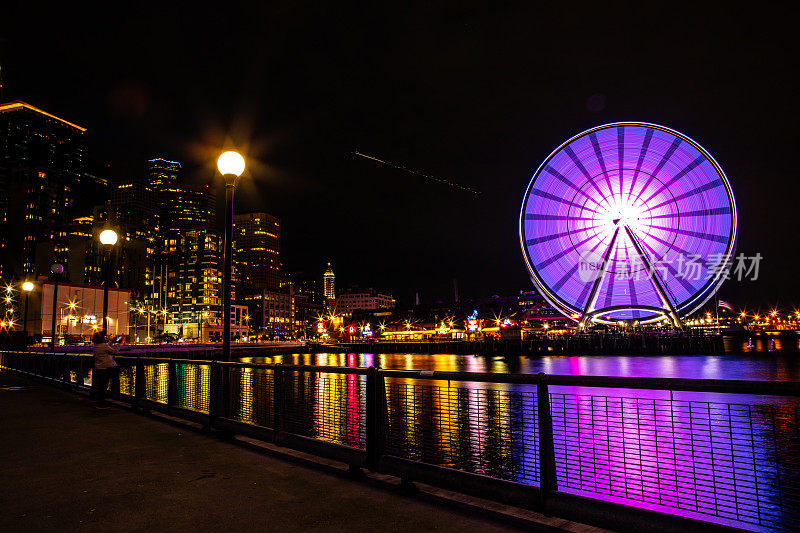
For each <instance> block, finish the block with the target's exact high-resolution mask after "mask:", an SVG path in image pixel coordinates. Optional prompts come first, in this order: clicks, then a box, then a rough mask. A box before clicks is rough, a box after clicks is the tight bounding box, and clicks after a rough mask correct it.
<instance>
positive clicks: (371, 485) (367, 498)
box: [0, 372, 600, 532]
mask: <svg viewBox="0 0 800 533" xmlns="http://www.w3.org/2000/svg"><path fill="white" fill-rule="evenodd" d="M0 427H1V428H2V429H0V480H2V484H1V485H0V531H18V530H26V531H30V530H59V531H62V530H83V529H90V528H91V529H97V530H101V531H107V530H114V531H144V530H150V531H160V530H189V529H194V530H212V529H213V530H223V529H224V530H229V531H244V530H250V531H251V530H256V531H258V530H286V531H298V530H304V531H305V530H325V531H328V530H333V531H344V530H348V531H370V530H382V531H404V532H407V531H420V530H437V531H453V532H455V531H459V532H463V531H465V530H466V531H508V530H522V529H525V530H529V531H530V530H534V531H562V530H566V531H581V532H593V531H600V530H598V529H596V528H591V527H587V526H582V525H578V524H573V523H570V522H566V521H563V520H559V519H550V518H545V517H543V516H541V515H537V514H535V513H529V512H527V511H520V510H515V509H510V508H505V507H503V506H501V505H498V504H489V503H486V502H480V501H477V500H471V499H468V498H466V497H463V496H454V495H451V494H449V493H444V492H442V491H436V490H434V489H428V488H427V487H422V488H423V491H422V492H420V493H418V494H416V495H413V496H407V495H404V494H403V493H402V492H401V491H399V490H398V489H397V480H394V479H393V478H387V477H382V476H375V475H369V476H367V477H366V478H361V479H358V480H353V479H351V478H350V477H348V475H347V473H346V471H345V470H344V469H343V468H342V467H341V465H337V464H336V463H323V462H320V461H319V460H316V461H315V462H312V461H311V460H310V459H309V458H310V456H305V455H303V454H299V453H296V452H289V451H287V450H285V449H283V448H277V447H273V446H267V445H263V446H262V445H257V444H256V443H254V442H252V441H247V440H246V439H244V440H232V441H226V440H224V439H221V438H218V437H214V436H209V435H206V434H203V433H201V432H200V431H198V430H197V429H194V428H192V427H188V426H185V425H182V424H178V423H176V422H173V421H169V420H167V419H163V418H159V417H157V416H143V415H138V414H136V413H132V412H130V411H129V410H126V409H124V408H121V407H112V408H109V409H107V410H98V409H95V408H94V406H93V403H91V402H90V401H89V400H88V398H86V397H85V396H81V395H78V394H75V393H71V392H66V391H62V390H58V389H55V388H53V387H51V386H49V385H44V384H42V383H40V382H37V381H31V380H25V379H21V378H18V377H15V376H11V375H9V374H8V373H3V372H0ZM450 497H455V498H457V500H451V499H450Z"/></svg>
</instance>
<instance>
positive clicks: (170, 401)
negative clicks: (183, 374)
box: [167, 361, 178, 407]
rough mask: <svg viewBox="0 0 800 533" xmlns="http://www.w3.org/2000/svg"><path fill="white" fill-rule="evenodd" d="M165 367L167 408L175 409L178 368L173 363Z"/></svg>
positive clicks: (176, 403)
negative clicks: (166, 369)
mask: <svg viewBox="0 0 800 533" xmlns="http://www.w3.org/2000/svg"><path fill="white" fill-rule="evenodd" d="M167 365H168V366H167V368H168V369H169V370H168V374H167V407H175V406H177V405H178V368H177V364H176V363H175V361H170V362H169V363H167Z"/></svg>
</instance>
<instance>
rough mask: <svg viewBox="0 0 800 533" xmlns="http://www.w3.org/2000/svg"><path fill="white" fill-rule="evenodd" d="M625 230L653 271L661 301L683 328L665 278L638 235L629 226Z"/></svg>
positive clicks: (655, 285)
mask: <svg viewBox="0 0 800 533" xmlns="http://www.w3.org/2000/svg"><path fill="white" fill-rule="evenodd" d="M625 231H626V232H627V234H628V237H629V238H630V240H631V244H633V247H634V248H635V249H636V252H637V253H638V254H639V256H640V257H641V259H642V261H643V262H644V264H645V266H647V271H648V272H650V273H651V277H650V279H651V280H652V282H653V286H654V287H655V288H656V292H657V293H658V296H659V298H661V301H662V302H663V303H664V304H665V305H666V306H667V307H668V308H669V311H670V314H671V315H672V319H673V320H674V321H675V325H676V326H678V327H680V328H681V329H683V325H682V324H681V319H680V317H679V316H678V312H677V311H676V310H675V306H674V305H673V303H672V300H670V299H669V297H668V296H667V292H666V289H665V285H664V280H662V279H661V275H660V274H659V273H658V271H656V269H655V268H653V264H652V262H651V261H650V258H649V257H648V256H647V253H646V252H645V251H644V249H643V248H642V245H641V244H640V243H639V240H638V239H637V238H636V235H634V234H633V231H631V229H630V228H629V227H628V226H625Z"/></svg>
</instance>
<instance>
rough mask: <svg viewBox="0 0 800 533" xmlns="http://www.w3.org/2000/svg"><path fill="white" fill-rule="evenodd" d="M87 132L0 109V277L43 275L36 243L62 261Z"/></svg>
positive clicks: (35, 113)
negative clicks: (66, 225) (39, 268)
mask: <svg viewBox="0 0 800 533" xmlns="http://www.w3.org/2000/svg"><path fill="white" fill-rule="evenodd" d="M85 132H86V129H85V128H82V127H81V126H78V125H76V124H73V123H72V122H68V121H66V120H64V119H62V118H59V117H57V116H55V115H52V114H50V113H47V112H46V111H43V110H41V109H39V108H36V107H34V106H32V105H30V104H27V103H25V102H19V101H17V102H10V103H5V104H0V277H11V278H21V277H26V276H35V275H37V274H39V273H46V272H38V271H37V268H36V265H37V260H36V253H37V249H39V250H42V249H43V248H46V247H47V246H45V245H43V246H39V247H37V243H49V245H48V246H51V247H52V249H51V250H50V251H51V253H52V254H53V257H54V259H55V260H57V261H59V262H65V261H66V252H65V251H64V248H65V246H64V243H63V242H62V239H60V236H61V235H60V234H61V233H63V226H64V225H65V224H66V222H67V221H68V213H69V211H70V208H71V206H72V204H73V201H74V193H73V190H74V187H75V185H76V183H78V181H79V180H80V177H81V176H82V175H83V174H84V173H85V171H86V163H85V158H86V138H85ZM39 263H41V261H40V262H39ZM48 270H49V268H48Z"/></svg>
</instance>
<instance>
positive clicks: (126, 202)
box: [108, 179, 158, 241]
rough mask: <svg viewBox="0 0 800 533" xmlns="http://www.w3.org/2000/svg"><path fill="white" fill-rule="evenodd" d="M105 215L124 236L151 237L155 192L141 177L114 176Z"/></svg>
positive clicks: (154, 222) (154, 227)
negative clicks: (125, 177) (120, 177)
mask: <svg viewBox="0 0 800 533" xmlns="http://www.w3.org/2000/svg"><path fill="white" fill-rule="evenodd" d="M108 219H109V221H110V222H111V224H112V225H113V226H114V227H115V228H116V230H117V232H118V233H119V234H120V236H121V237H123V240H124V239H137V240H142V241H152V240H154V239H155V237H156V232H157V231H158V196H157V195H156V193H155V192H154V191H153V190H152V189H151V188H150V187H149V186H148V185H147V183H145V182H144V181H143V180H141V179H117V180H114V181H113V182H112V184H111V187H110V192H109V198H108Z"/></svg>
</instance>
